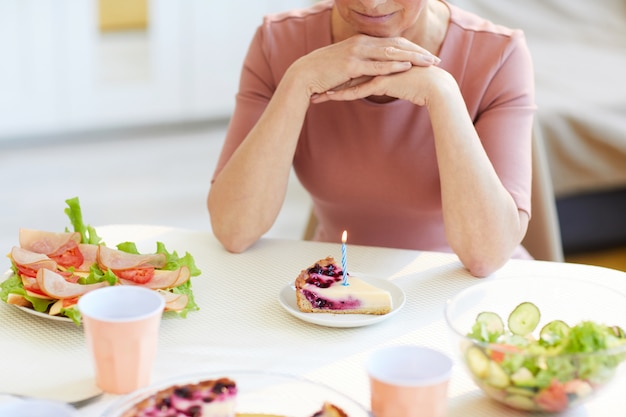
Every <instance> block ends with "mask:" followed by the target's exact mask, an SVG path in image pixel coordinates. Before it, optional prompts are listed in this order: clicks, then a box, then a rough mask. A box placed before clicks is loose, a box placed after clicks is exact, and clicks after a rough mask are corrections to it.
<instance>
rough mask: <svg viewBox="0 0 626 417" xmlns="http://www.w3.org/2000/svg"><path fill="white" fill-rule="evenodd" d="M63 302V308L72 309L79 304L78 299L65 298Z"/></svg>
mask: <svg viewBox="0 0 626 417" xmlns="http://www.w3.org/2000/svg"><path fill="white" fill-rule="evenodd" d="M61 302H62V303H63V308H67V307H71V306H73V305H74V304H76V303H78V297H72V298H64V299H63V300H62V301H61Z"/></svg>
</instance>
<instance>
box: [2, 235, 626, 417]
mask: <svg viewBox="0 0 626 417" xmlns="http://www.w3.org/2000/svg"><path fill="white" fill-rule="evenodd" d="M97 230H98V233H99V234H100V235H101V236H102V237H103V238H104V240H105V242H106V243H107V245H109V246H113V245H115V244H117V243H119V242H122V241H135V242H137V243H138V248H139V250H140V251H144V252H153V251H154V250H155V248H156V246H155V242H156V241H161V242H164V243H165V245H166V247H167V248H168V249H169V250H170V251H171V250H176V251H177V252H178V253H179V254H180V255H183V254H184V253H185V251H188V252H189V253H191V254H192V255H193V256H194V258H195V260H196V263H197V265H198V267H199V268H200V269H201V270H202V275H200V276H198V277H194V278H192V283H193V290H194V294H195V297H196V301H197V304H198V305H199V306H200V308H201V310H200V311H197V312H192V313H190V314H189V315H188V316H187V318H185V319H183V318H178V317H170V318H166V319H164V320H163V322H162V326H161V330H160V339H159V347H158V354H157V361H156V364H155V367H154V373H153V381H159V380H163V379H167V378H171V377H175V376H179V375H184V374H189V373H197V372H199V371H222V370H235V369H238V370H270V371H275V372H281V373H290V374H298V375H302V376H305V377H308V378H310V379H313V380H317V381H321V382H324V383H326V384H327V385H330V386H332V387H334V388H336V389H337V390H339V391H342V392H344V393H345V394H347V395H349V396H351V397H352V398H354V399H355V400H357V401H358V402H360V403H362V404H363V405H366V406H368V404H369V387H368V381H367V376H366V373H365V370H364V361H365V359H366V358H367V356H368V355H369V353H371V351H372V350H374V349H377V348H380V347H382V346H386V345H395V344H419V345H425V346H430V347H433V348H436V349H439V350H442V351H444V352H446V353H448V354H450V355H452V356H454V355H455V354H456V352H452V349H451V342H450V340H449V337H448V329H447V328H446V324H445V321H444V318H443V310H444V306H445V302H446V300H447V299H448V298H450V297H451V296H453V295H454V294H456V293H457V292H458V291H460V290H462V289H464V288H466V287H468V286H470V285H472V284H475V283H477V282H480V280H479V279H477V278H474V277H472V276H471V275H470V274H469V273H468V272H467V271H466V270H465V269H464V268H463V267H462V265H461V263H460V262H459V260H458V258H457V257H456V256H455V255H452V254H445V253H433V252H418V251H410V250H396V249H386V248H375V247H364V246H354V245H348V266H349V269H351V270H353V271H367V272H368V273H369V274H371V275H377V276H380V277H385V278H388V279H389V280H392V281H393V282H394V283H395V284H396V285H398V286H399V287H401V288H402V289H403V290H404V292H405V293H406V298H407V302H406V305H405V306H404V308H403V309H402V310H400V311H399V312H398V313H397V314H395V315H394V316H392V317H390V318H389V319H388V320H384V321H382V322H379V323H376V324H374V325H371V326H365V327H358V328H331V327H322V326H318V325H314V324H310V323H307V322H304V321H301V320H299V319H297V318H295V317H293V316H292V315H290V314H288V313H287V312H286V311H285V310H284V309H283V308H282V307H281V306H280V304H279V302H278V294H279V292H280V290H281V289H282V288H283V287H284V286H285V285H286V284H287V283H289V282H291V281H293V280H294V279H295V277H296V276H297V275H298V273H299V272H300V270H301V269H303V268H305V267H307V266H309V265H310V264H312V263H313V262H315V261H316V260H318V259H320V258H323V257H325V256H328V255H332V256H334V257H335V258H336V259H341V248H340V246H341V245H340V244H339V243H338V244H329V243H318V242H305V241H290V240H276V239H262V240H260V241H259V242H258V243H257V244H255V245H254V246H253V247H252V248H250V249H249V250H248V251H246V252H245V253H242V254H230V253H228V252H226V251H225V250H224V249H223V248H222V247H221V245H220V244H219V243H218V242H217V241H216V239H215V238H214V237H213V236H212V235H211V234H210V233H207V232H198V231H188V230H180V229H172V228H166V227H158V226H133V225H124V226H121V225H120V226H106V227H100V228H98V229H97ZM531 275H534V276H554V275H559V276H568V277H572V278H579V279H586V280H592V281H601V282H602V283H604V284H607V285H610V286H612V287H614V288H616V289H619V290H621V291H623V292H626V273H624V272H620V271H616V270H611V269H607V268H600V267H593V266H586V265H576V264H567V263H563V264H562V263H551V262H539V261H521V260H512V261H510V262H509V263H507V264H506V265H505V266H504V267H503V268H502V269H501V270H499V271H498V272H496V273H495V274H493V275H492V276H491V277H489V278H486V279H498V278H502V277H509V276H531ZM455 359H456V358H455ZM93 388H94V382H93V368H92V363H91V358H90V357H89V355H88V352H87V350H86V346H85V343H84V338H83V332H82V328H81V327H78V326H75V325H74V324H71V323H65V322H57V321H52V320H47V319H44V318H41V317H36V316H33V315H30V314H26V313H25V312H23V311H20V310H19V309H17V308H15V307H13V306H9V305H6V304H4V303H1V304H0V392H6V391H13V392H16V391H17V392H23V393H31V394H41V395H44V394H50V393H52V392H56V393H65V394H66V396H79V395H80V394H81V393H82V392H87V391H89V390H92V389H93ZM625 389H626V380H625V381H619V382H616V383H614V384H613V385H612V386H610V387H608V388H607V389H606V390H605V391H604V392H603V393H602V394H601V395H600V396H598V397H597V398H595V399H593V400H592V401H590V402H589V403H588V404H585V405H583V406H581V407H579V408H576V409H574V410H572V411H570V412H568V413H565V414H562V415H565V416H568V417H570V416H587V417H593V416H602V417H604V416H607V415H613V412H612V411H614V410H620V409H622V410H623V409H624V408H626V397H624V395H623V392H624V390H625ZM117 398H119V397H118V396H114V395H105V396H104V397H103V398H102V399H101V400H99V401H98V402H96V403H94V404H92V405H89V406H87V407H85V408H82V409H81V410H80V415H84V416H93V417H95V416H99V415H100V414H101V413H102V412H103V411H104V410H105V409H106V408H107V407H108V406H109V405H110V404H111V403H112V402H114V401H115V400H116V399H117ZM501 415H516V413H515V412H513V411H511V410H510V409H507V408H504V407H503V406H501V405H499V404H497V403H495V402H493V401H491V400H489V399H487V398H486V397H485V396H484V395H483V394H482V393H481V391H480V390H479V389H478V388H477V387H476V386H475V385H474V383H473V382H472V381H471V380H470V379H469V377H468V376H467V375H466V373H465V370H464V369H463V368H462V367H461V365H460V364H459V363H458V362H457V364H456V365H455V368H454V371H453V376H452V381H451V384H450V390H449V411H448V416H449V417H455V416H459V417H461V416H462V417H472V416H480V417H485V416H501ZM519 415H522V414H519Z"/></svg>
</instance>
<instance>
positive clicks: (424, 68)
mask: <svg viewBox="0 0 626 417" xmlns="http://www.w3.org/2000/svg"><path fill="white" fill-rule="evenodd" d="M439 62H440V59H439V58H438V57H437V56H435V55H433V54H432V53H431V52H429V51H428V50H426V49H425V48H423V47H421V46H419V45H417V44H415V43H413V42H411V41H409V40H408V39H406V38H403V37H390V38H379V37H374V36H368V35H363V34H359V35H354V36H352V37H350V38H348V39H346V40H344V41H341V42H339V43H335V44H332V45H329V46H327V47H324V48H320V49H318V50H316V51H313V52H311V53H310V54H308V55H306V56H303V57H302V58H300V59H299V60H298V61H297V62H296V63H295V64H294V66H293V68H292V70H294V71H297V72H298V73H299V74H300V75H299V76H300V77H304V79H306V80H307V89H308V91H307V93H308V94H309V97H310V99H311V102H313V103H321V102H325V101H329V100H335V101H347V100H356V99H360V98H365V97H369V96H387V97H389V98H396V99H404V100H408V101H411V102H413V103H414V104H417V105H424V104H425V100H426V94H427V87H428V83H429V82H430V81H429V80H430V79H432V77H433V76H434V74H430V73H431V72H433V70H434V71H442V70H441V69H440V68H436V65H437V64H439ZM435 68H436V69H435ZM409 80H411V82H409Z"/></svg>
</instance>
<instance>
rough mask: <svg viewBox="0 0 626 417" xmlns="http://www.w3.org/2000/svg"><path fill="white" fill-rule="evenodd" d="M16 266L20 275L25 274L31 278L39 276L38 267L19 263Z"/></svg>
mask: <svg viewBox="0 0 626 417" xmlns="http://www.w3.org/2000/svg"><path fill="white" fill-rule="evenodd" d="M15 266H16V267H17V272H18V273H19V275H23V276H25V277H30V278H36V277H37V270H36V269H33V268H29V267H27V266H22V265H17V264H16V265H15Z"/></svg>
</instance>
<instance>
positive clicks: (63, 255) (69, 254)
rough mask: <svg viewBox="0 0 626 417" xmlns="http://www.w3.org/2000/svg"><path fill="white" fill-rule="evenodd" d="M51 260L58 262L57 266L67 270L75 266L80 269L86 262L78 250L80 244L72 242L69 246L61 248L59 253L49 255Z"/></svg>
mask: <svg viewBox="0 0 626 417" xmlns="http://www.w3.org/2000/svg"><path fill="white" fill-rule="evenodd" d="M48 257H49V258H50V259H53V260H55V261H56V263H57V264H59V265H60V266H63V267H65V268H69V267H71V266H73V267H74V268H78V267H79V266H81V265H82V264H83V262H84V260H85V257H84V256H83V254H82V253H81V252H80V249H79V248H78V243H76V242H74V241H73V240H71V241H70V242H68V244H67V245H65V246H63V247H62V248H60V249H59V250H58V251H57V252H55V253H51V254H49V255H48Z"/></svg>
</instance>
